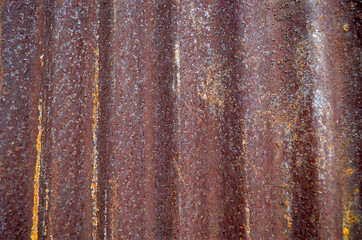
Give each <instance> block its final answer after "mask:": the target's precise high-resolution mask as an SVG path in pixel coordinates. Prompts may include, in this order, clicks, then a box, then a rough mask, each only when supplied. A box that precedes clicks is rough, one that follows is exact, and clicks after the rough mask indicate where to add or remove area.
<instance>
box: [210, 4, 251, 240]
mask: <svg viewBox="0 0 362 240" xmlns="http://www.w3.org/2000/svg"><path fill="white" fill-rule="evenodd" d="M217 7H218V9H223V10H224V11H220V12H218V14H217V16H216V19H215V21H216V29H217V35H216V36H215V38H216V40H219V41H220V42H217V46H215V48H216V49H217V51H218V53H219V54H220V55H221V56H223V57H224V59H225V62H224V63H223V66H222V71H223V72H224V73H225V74H224V76H223V77H224V79H223V84H224V85H225V93H224V94H225V100H224V101H225V107H224V109H223V112H222V113H221V120H220V121H221V127H220V143H219V144H220V145H221V146H220V147H221V159H220V164H221V169H220V170H221V176H222V184H221V186H219V187H220V192H221V194H220V198H221V199H220V200H221V201H222V205H221V206H222V211H223V213H222V215H221V223H220V228H221V231H222V232H221V235H220V236H222V237H223V238H225V239H239V238H242V239H243V238H245V216H244V215H245V212H244V208H245V199H244V196H243V192H244V180H243V178H244V175H245V172H244V169H245V166H244V162H243V160H242V159H241V153H242V137H243V136H242V129H241V124H240V119H241V118H242V114H243V111H244V110H243V106H242V102H241V97H242V95H241V92H240V90H239V84H240V83H239V79H240V76H241V70H242V66H241V64H240V61H239V60H238V59H236V55H237V52H238V51H239V50H240V47H241V43H240V40H239V38H238V36H239V32H240V31H241V29H240V27H242V26H241V22H239V21H238V9H239V7H238V2H237V1H233V0H230V1H219V4H218V6H217Z"/></svg>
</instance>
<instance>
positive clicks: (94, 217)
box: [91, 36, 99, 239]
mask: <svg viewBox="0 0 362 240" xmlns="http://www.w3.org/2000/svg"><path fill="white" fill-rule="evenodd" d="M97 41H98V36H97ZM94 53H95V55H96V61H95V75H94V83H93V84H94V92H93V126H92V133H93V176H92V185H91V189H92V199H93V211H92V222H93V227H94V228H93V231H92V237H93V239H97V226H98V216H97V212H98V211H99V209H98V202H97V190H98V150H97V128H98V115H99V100H98V97H99V78H98V76H99V47H98V42H97V45H96V49H95V51H94Z"/></svg>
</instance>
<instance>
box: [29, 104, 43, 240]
mask: <svg viewBox="0 0 362 240" xmlns="http://www.w3.org/2000/svg"><path fill="white" fill-rule="evenodd" d="M38 109H39V117H38V121H39V125H38V138H37V140H36V149H37V152H38V154H37V157H36V165H35V176H34V207H33V227H32V229H31V239H32V240H37V239H38V222H39V174H40V156H41V135H42V125H41V121H42V114H43V108H42V106H41V100H40V104H39V106H38Z"/></svg>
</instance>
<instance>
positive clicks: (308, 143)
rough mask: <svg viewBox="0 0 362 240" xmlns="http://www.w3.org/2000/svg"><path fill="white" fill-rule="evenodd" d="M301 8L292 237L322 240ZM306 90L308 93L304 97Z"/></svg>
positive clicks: (307, 48) (304, 10)
mask: <svg viewBox="0 0 362 240" xmlns="http://www.w3.org/2000/svg"><path fill="white" fill-rule="evenodd" d="M298 6H299V7H300V9H301V12H300V16H299V17H300V18H301V21H302V22H303V23H305V24H303V25H302V27H301V33H295V34H296V35H297V37H299V38H300V41H299V43H298V45H297V46H296V47H297V50H296V53H295V58H296V75H295V86H296V89H297V95H298V96H299V97H300V98H298V99H299V100H298V102H297V104H298V109H296V110H295V113H294V114H295V115H296V119H297V121H296V122H295V126H294V128H293V131H292V134H295V135H296V136H297V137H296V138H294V139H293V142H292V144H293V152H292V157H291V171H292V183H291V191H292V201H293V202H292V214H291V216H292V222H293V225H292V237H293V238H294V239H318V238H319V236H320V235H319V229H320V226H319V215H320V212H319V202H318V198H317V188H316V187H317V184H318V181H319V179H318V175H317V163H316V159H317V153H316V152H315V151H316V144H317V142H316V140H315V134H316V131H317V129H315V127H316V123H315V122H314V121H315V120H314V119H313V112H314V111H315V110H314V109H313V106H312V104H313V103H312V101H313V88H315V85H314V84H313V82H312V79H313V76H312V74H311V73H312V72H313V70H312V69H311V65H310V64H311V62H310V60H309V57H310V55H311V54H312V53H311V52H310V51H311V50H312V49H311V46H310V44H311V43H310V40H309V39H308V38H309V35H308V29H307V26H308V24H309V23H308V11H310V9H307V6H306V3H304V2H301V3H299V4H298ZM303 89H306V90H307V91H308V92H309V94H308V95H307V94H305V93H304V91H305V90H303Z"/></svg>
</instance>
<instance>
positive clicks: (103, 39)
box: [97, 0, 114, 239]
mask: <svg viewBox="0 0 362 240" xmlns="http://www.w3.org/2000/svg"><path fill="white" fill-rule="evenodd" d="M112 5H113V4H112V1H110V0H101V1H100V9H99V16H98V18H99V29H98V35H99V87H100V88H99V119H98V121H99V122H98V132H97V136H98V147H99V149H98V153H99V180H98V181H99V187H98V188H99V189H98V204H99V212H98V219H99V225H98V229H97V232H98V234H97V236H99V239H109V238H110V236H109V232H110V231H109V230H110V229H109V225H108V223H109V219H110V215H109V211H108V209H109V206H110V205H109V202H110V201H109V199H110V198H109V192H110V188H109V183H108V181H109V179H110V178H109V175H108V172H109V169H108V168H109V165H110V161H109V158H110V152H109V151H110V146H109V144H108V143H109V142H108V138H109V134H110V130H109V113H110V109H109V108H110V105H109V104H110V87H111V83H110V82H111V78H112V76H111V68H112V66H111V63H112V51H111V49H112V46H111V31H112V27H113V16H112V15H113V14H114V13H113V6H112Z"/></svg>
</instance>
